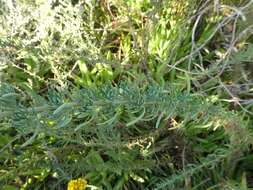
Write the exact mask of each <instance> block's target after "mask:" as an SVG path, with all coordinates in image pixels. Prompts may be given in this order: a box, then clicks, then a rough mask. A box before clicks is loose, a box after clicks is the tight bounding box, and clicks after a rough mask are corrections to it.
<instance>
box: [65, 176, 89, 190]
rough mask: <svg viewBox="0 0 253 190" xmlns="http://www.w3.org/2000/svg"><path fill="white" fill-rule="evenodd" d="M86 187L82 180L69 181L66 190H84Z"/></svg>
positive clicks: (84, 181) (85, 182)
mask: <svg viewBox="0 0 253 190" xmlns="http://www.w3.org/2000/svg"><path fill="white" fill-rule="evenodd" d="M86 186H87V181H86V180H85V179H84V178H78V179H75V180H70V181H69V183H68V189H67V190H84V189H85V188H86Z"/></svg>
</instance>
